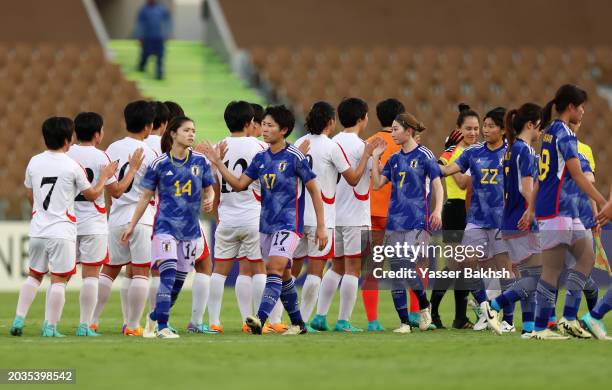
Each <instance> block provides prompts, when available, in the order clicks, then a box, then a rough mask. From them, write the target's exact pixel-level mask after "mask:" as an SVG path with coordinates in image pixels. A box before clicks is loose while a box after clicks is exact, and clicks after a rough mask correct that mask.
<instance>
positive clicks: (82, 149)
mask: <svg viewBox="0 0 612 390" xmlns="http://www.w3.org/2000/svg"><path fill="white" fill-rule="evenodd" d="M66 154H67V155H68V157H70V158H72V159H73V160H74V161H76V162H77V163H79V165H80V166H81V167H83V169H85V173H86V174H87V180H89V182H90V183H97V181H98V178H99V177H100V169H101V168H102V167H104V166H105V165H107V164H109V163H110V158H109V157H108V156H107V155H106V153H104V152H103V151H101V150H100V149H98V148H96V147H95V146H81V145H72V146H71V147H70V149H69V150H68V152H67V153H66ZM116 181H117V178H115V177H114V176H113V177H111V178H110V179H108V180H107V181H106V183H105V185H109V184H112V183H114V182H116ZM74 201H75V203H74V212H75V213H76V219H77V235H79V236H83V235H87V234H108V224H107V222H106V204H105V202H104V193H102V194H100V196H99V197H98V199H96V200H94V201H93V202H90V201H88V200H87V199H85V197H84V196H83V195H82V194H79V195H77V197H76V198H75V199H74Z"/></svg>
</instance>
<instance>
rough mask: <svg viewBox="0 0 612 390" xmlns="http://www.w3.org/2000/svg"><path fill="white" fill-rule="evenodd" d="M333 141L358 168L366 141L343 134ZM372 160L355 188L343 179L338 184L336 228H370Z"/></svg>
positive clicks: (349, 134) (352, 134) (353, 135)
mask: <svg viewBox="0 0 612 390" xmlns="http://www.w3.org/2000/svg"><path fill="white" fill-rule="evenodd" d="M332 141H335V142H337V143H338V145H340V147H341V148H342V150H344V152H345V153H346V156H347V158H348V161H349V163H350V164H351V165H352V166H354V167H356V166H357V165H359V160H361V157H362V156H363V150H364V149H365V141H364V140H362V139H361V138H359V136H358V135H357V134H355V133H347V132H344V131H343V132H341V133H338V134H336V136H335V137H334V138H332ZM371 169H372V159H370V160H369V161H368V165H367V168H366V171H365V172H364V173H363V176H362V177H361V179H360V180H359V183H357V185H356V186H355V187H353V186H351V185H350V184H349V183H347V182H346V180H345V179H344V178H343V177H342V178H340V182H339V183H338V188H337V190H336V191H337V194H338V195H337V196H336V204H337V206H336V226H370V225H371V223H372V222H371V219H370V170H371Z"/></svg>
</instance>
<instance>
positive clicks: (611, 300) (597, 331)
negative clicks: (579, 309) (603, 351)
mask: <svg viewBox="0 0 612 390" xmlns="http://www.w3.org/2000/svg"><path fill="white" fill-rule="evenodd" d="M611 287H612V286H611ZM611 309H612V288H609V289H608V291H606V293H605V294H604V296H603V297H602V298H601V299H600V300H599V301H597V304H596V305H595V307H593V309H591V310H590V311H589V312H588V313H586V314H585V315H584V316H582V318H581V320H582V321H583V322H584V324H585V326H586V328H587V329H588V330H589V331H590V332H591V333H592V334H593V336H595V338H596V339H598V340H612V338H610V337H609V336H608V333H607V331H606V327H605V325H604V323H603V321H602V320H603V318H604V316H605V315H606V314H607V313H608V312H609V311H610V310H611Z"/></svg>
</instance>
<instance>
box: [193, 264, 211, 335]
mask: <svg viewBox="0 0 612 390" xmlns="http://www.w3.org/2000/svg"><path fill="white" fill-rule="evenodd" d="M209 291H210V276H209V275H206V274H201V273H199V272H196V274H195V276H194V278H193V284H192V286H191V323H192V324H195V325H197V324H201V323H202V321H203V318H204V310H206V304H207V303H208V294H209Z"/></svg>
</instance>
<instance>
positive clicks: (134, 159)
mask: <svg viewBox="0 0 612 390" xmlns="http://www.w3.org/2000/svg"><path fill="white" fill-rule="evenodd" d="M144 157H145V156H144V149H143V148H138V149H136V150H135V151H134V153H132V155H131V156H130V157H128V166H129V167H130V169H133V170H134V171H137V170H139V169H140V166H141V165H142V162H143V161H144Z"/></svg>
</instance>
